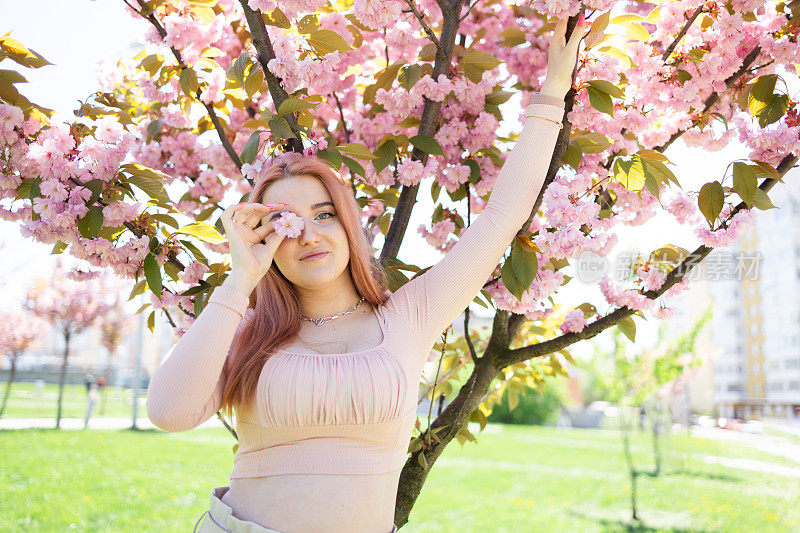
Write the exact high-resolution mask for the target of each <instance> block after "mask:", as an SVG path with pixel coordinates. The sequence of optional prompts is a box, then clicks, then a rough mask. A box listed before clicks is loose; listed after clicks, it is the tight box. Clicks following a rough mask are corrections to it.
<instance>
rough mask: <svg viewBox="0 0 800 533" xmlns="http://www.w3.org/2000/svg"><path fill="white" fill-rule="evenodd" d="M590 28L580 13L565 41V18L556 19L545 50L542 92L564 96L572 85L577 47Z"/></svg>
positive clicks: (559, 96)
mask: <svg viewBox="0 0 800 533" xmlns="http://www.w3.org/2000/svg"><path fill="white" fill-rule="evenodd" d="M590 28H591V24H590V23H588V22H586V21H584V19H583V14H581V17H580V19H579V20H578V24H576V25H575V28H574V29H573V30H572V35H570V37H569V42H568V43H567V42H566V37H565V33H566V30H567V19H566V18H560V19H558V22H556V27H555V29H554V30H553V35H552V37H551V38H550V49H549V50H548V52H547V77H546V78H545V82H544V84H542V90H541V92H542V93H545V94H552V95H553V96H556V97H558V98H564V97H565V96H566V94H567V91H569V88H570V87H572V72H573V71H574V70H575V63H576V62H577V61H578V47H579V46H580V42H581V40H582V39H583V38H584V37H585V36H586V34H587V33H588V32H589V29H590Z"/></svg>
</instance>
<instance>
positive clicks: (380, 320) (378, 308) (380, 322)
mask: <svg viewBox="0 0 800 533" xmlns="http://www.w3.org/2000/svg"><path fill="white" fill-rule="evenodd" d="M382 307H383V306H382V305H376V306H375V316H376V317H377V318H378V326H379V327H380V328H381V335H383V340H381V343H380V344H378V345H377V346H373V347H372V348H366V349H364V350H358V351H354V352H333V353H297V352H292V351H289V350H286V349H284V348H278V349H276V350H275V353H284V354H287V355H294V356H297V357H343V356H350V355H361V354H365V353H367V352H376V351H379V350H383V349H384V348H385V347H386V343H387V340H388V337H389V334H388V332H387V331H388V328H387V327H386V317H384V315H383V310H382Z"/></svg>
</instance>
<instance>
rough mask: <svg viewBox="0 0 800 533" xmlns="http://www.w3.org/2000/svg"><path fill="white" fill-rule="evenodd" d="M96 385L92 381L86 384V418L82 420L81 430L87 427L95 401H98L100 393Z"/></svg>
mask: <svg viewBox="0 0 800 533" xmlns="http://www.w3.org/2000/svg"><path fill="white" fill-rule="evenodd" d="M98 388H99V387H98V385H97V382H96V381H94V380H92V381H89V382H87V383H86V389H87V394H88V399H87V404H86V417H85V418H84V419H83V429H86V428H87V427H88V425H89V418H90V417H91V416H92V410H94V406H95V405H96V404H97V400H99V399H100V393H99V392H98Z"/></svg>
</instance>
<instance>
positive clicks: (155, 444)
mask: <svg viewBox="0 0 800 533" xmlns="http://www.w3.org/2000/svg"><path fill="white" fill-rule="evenodd" d="M470 427H471V429H475V428H474V426H472V425H471V426H470ZM233 443H234V441H233V438H232V437H231V436H230V434H228V433H227V432H226V431H225V430H224V429H221V428H202V429H195V430H192V431H188V432H182V433H164V432H162V431H160V430H152V431H150V430H145V431H141V430H140V431H131V430H119V431H116V430H105V431H104V430H91V429H90V430H76V431H59V430H55V429H30V430H14V431H0V457H2V458H3V459H2V461H0V487H2V493H3V498H2V502H3V512H2V513H0V531H27V530H38V531H55V530H59V531H61V530H64V529H67V528H71V529H75V530H77V531H114V532H118V531H120V532H121V531H190V530H191V528H192V527H193V526H194V523H195V521H196V520H197V518H198V517H200V515H201V514H202V513H203V511H204V510H205V509H206V508H207V506H208V503H209V492H210V491H211V489H212V488H213V487H215V486H218V485H226V484H228V475H229V473H230V469H231V467H232V460H233V454H232V451H231V446H232V445H233ZM667 447H668V450H667V454H668V457H666V459H665V464H664V467H663V470H664V471H663V473H662V475H661V476H659V477H657V478H650V477H647V476H645V477H643V478H641V480H640V483H639V498H640V506H639V513H640V516H641V517H642V521H641V523H640V524H639V525H637V526H636V527H629V524H630V520H629V517H630V511H629V490H630V484H629V479H628V477H627V474H626V469H625V465H624V459H623V456H622V453H621V445H620V438H619V435H618V434H617V433H616V432H614V431H608V430H559V429H555V428H552V427H522V426H494V425H490V426H487V430H486V432H484V433H481V434H478V443H477V444H476V443H467V444H466V445H465V446H464V447H463V448H462V447H461V446H460V445H459V444H458V443H457V442H454V443H453V444H452V445H451V446H449V447H448V448H447V449H446V450H445V452H444V454H443V455H442V457H440V458H439V460H438V461H437V462H436V463H435V465H434V467H433V469H432V471H431V473H430V474H429V475H428V478H427V480H426V483H425V485H424V487H423V489H422V493H421V495H420V498H419V499H418V500H417V502H416V505H415V507H414V509H413V510H412V512H411V516H410V521H409V524H408V525H407V526H406V527H404V528H403V530H405V531H410V532H437V533H438V532H450V531H452V532H456V531H458V532H462V533H463V532H471V531H476V532H487V531H488V532H503V531H507V532H511V531H513V532H515V533H521V532H528V531H544V532H553V531H555V532H559V531H568V532H608V531H629V530H632V531H642V532H645V531H671V532H683V531H714V532H717V531H730V532H734V531H735V532H741V531H758V532H759V533H761V532H786V531H798V530H800V507H798V505H797V501H798V499H799V498H800V479H799V478H798V477H788V476H778V475H768V474H764V473H762V472H758V471H750V470H740V469H731V468H725V467H722V466H720V465H719V464H712V463H707V462H705V461H704V460H703V459H704V457H706V456H709V455H713V456H722V457H726V458H732V459H747V458H758V459H759V460H761V461H765V462H769V463H773V464H776V465H783V464H787V463H785V461H784V460H783V459H782V458H780V457H775V456H772V455H768V454H764V453H761V452H757V451H755V450H753V449H751V448H748V447H744V446H742V445H739V444H733V443H727V442H719V441H708V440H702V439H695V438H690V437H687V436H684V435H672V436H671V437H670V438H669V441H668V444H667ZM633 453H634V458H635V460H636V461H637V462H638V463H639V465H640V466H641V467H642V468H646V467H648V466H649V465H650V464H651V463H650V461H651V455H650V441H649V438H648V436H647V434H635V435H634V436H633ZM198 462H201V463H202V466H201V467H200V468H198ZM788 464H790V465H792V464H793V465H794V466H795V468H797V467H798V466H800V465H798V464H797V463H791V462H790V463H788Z"/></svg>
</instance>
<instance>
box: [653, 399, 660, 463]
mask: <svg viewBox="0 0 800 533" xmlns="http://www.w3.org/2000/svg"><path fill="white" fill-rule="evenodd" d="M653 411H654V415H655V416H653V424H652V430H653V462H654V463H655V469H654V470H653V476H657V475H659V474H660V473H661V446H660V443H659V438H660V437H659V435H660V433H661V419H660V418H659V409H658V406H656V407H655V408H654V409H653Z"/></svg>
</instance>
